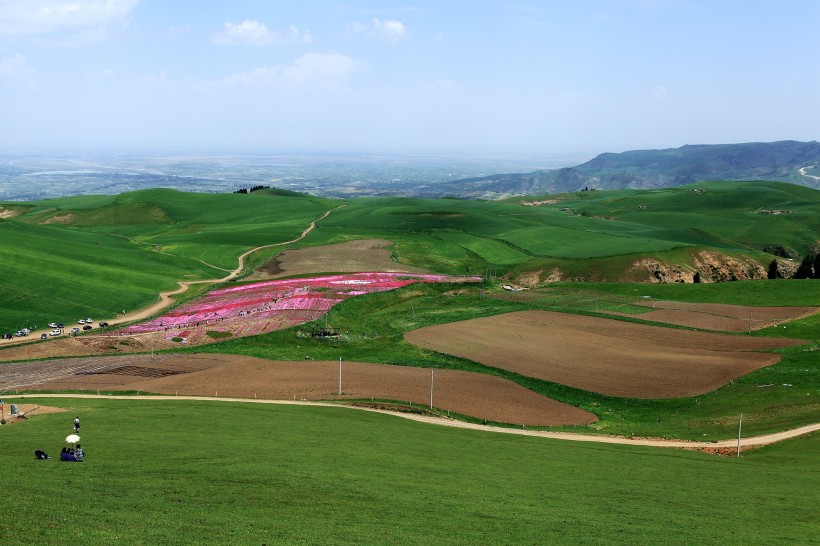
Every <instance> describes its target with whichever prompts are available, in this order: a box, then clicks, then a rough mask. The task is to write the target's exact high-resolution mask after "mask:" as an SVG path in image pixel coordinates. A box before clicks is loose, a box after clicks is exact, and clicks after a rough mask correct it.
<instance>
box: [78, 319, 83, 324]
mask: <svg viewBox="0 0 820 546" xmlns="http://www.w3.org/2000/svg"><path fill="white" fill-rule="evenodd" d="M77 324H85V319H84V318H81V319H80V320H78V321H77Z"/></svg>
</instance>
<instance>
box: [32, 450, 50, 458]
mask: <svg viewBox="0 0 820 546" xmlns="http://www.w3.org/2000/svg"><path fill="white" fill-rule="evenodd" d="M34 458H35V459H39V460H46V459H48V454H47V453H46V452H45V451H43V450H42V449H37V450H35V451H34Z"/></svg>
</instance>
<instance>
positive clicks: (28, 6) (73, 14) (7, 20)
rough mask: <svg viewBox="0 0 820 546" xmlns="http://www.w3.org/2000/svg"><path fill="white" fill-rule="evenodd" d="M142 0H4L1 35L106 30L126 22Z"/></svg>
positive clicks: (0, 27)
mask: <svg viewBox="0 0 820 546" xmlns="http://www.w3.org/2000/svg"><path fill="white" fill-rule="evenodd" d="M137 1H138V0H71V1H67V0H2V1H1V2H0V36H3V35H5V36H22V35H28V34H48V33H50V32H54V31H56V30H60V29H65V28H70V29H78V28H84V27H105V26H106V25H107V24H109V23H111V22H113V21H118V20H121V19H124V18H125V17H126V16H127V15H128V14H129V13H130V12H131V10H132V9H134V7H135V6H136V5H137Z"/></svg>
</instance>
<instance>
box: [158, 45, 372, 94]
mask: <svg viewBox="0 0 820 546" xmlns="http://www.w3.org/2000/svg"><path fill="white" fill-rule="evenodd" d="M363 66H364V63H363V62H362V61H359V60H358V59H354V58H353V57H348V56H347V55H343V54H341V53H336V52H330V53H305V54H304V55H302V56H300V57H298V58H296V59H294V61H293V62H292V63H291V64H289V65H281V64H278V65H273V66H263V67H257V68H254V69H253V70H249V71H245V72H236V73H234V74H230V75H229V76H226V77H224V78H221V79H215V80H214V79H212V80H193V79H187V80H183V81H176V82H175V81H172V80H169V79H168V78H167V76H166V75H165V74H159V75H157V76H154V77H149V78H146V79H144V80H143V81H144V83H146V84H149V85H160V86H163V87H165V88H167V89H180V88H193V89H195V90H198V91H227V90H237V89H242V88H269V89H278V90H282V91H287V90H294V89H299V90H300V91H303V90H308V89H309V90H312V91H316V92H319V93H321V92H323V91H327V90H334V89H339V88H342V87H344V85H345V84H346V83H347V81H348V80H349V79H350V78H351V77H352V76H353V75H354V74H355V73H356V72H358V71H359V70H360V69H361V68H362V67H363Z"/></svg>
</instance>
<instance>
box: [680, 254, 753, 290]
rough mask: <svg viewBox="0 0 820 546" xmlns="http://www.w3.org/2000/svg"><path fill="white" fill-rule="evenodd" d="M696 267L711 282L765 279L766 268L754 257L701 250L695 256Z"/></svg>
mask: <svg viewBox="0 0 820 546" xmlns="http://www.w3.org/2000/svg"><path fill="white" fill-rule="evenodd" d="M692 260H693V261H694V265H695V269H697V270H698V271H699V272H700V275H701V278H702V279H703V280H705V281H711V282H725V281H735V280H739V281H742V280H747V279H765V278H767V275H766V270H765V269H764V268H763V266H762V265H760V263H758V262H757V261H755V260H754V259H752V258H743V259H736V258H732V257H731V256H727V255H725V254H721V253H719V252H713V251H708V250H701V251H700V252H698V253H697V254H695V255H694V256H692Z"/></svg>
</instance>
